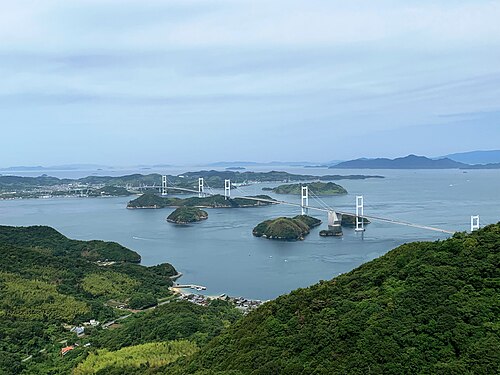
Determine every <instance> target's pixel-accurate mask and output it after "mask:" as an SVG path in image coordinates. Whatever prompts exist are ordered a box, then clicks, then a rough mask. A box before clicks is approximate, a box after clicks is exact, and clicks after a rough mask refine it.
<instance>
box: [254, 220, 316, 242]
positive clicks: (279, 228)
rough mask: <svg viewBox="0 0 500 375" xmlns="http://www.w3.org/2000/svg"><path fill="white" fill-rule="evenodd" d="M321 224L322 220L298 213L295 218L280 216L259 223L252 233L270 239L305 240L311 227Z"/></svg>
mask: <svg viewBox="0 0 500 375" xmlns="http://www.w3.org/2000/svg"><path fill="white" fill-rule="evenodd" d="M320 224H321V220H319V219H316V218H314V217H312V216H308V215H298V216H295V217H293V218H289V217H279V218H277V219H272V220H266V221H263V222H262V223H260V224H258V225H257V226H256V227H255V228H254V229H253V231H252V234H253V235H254V236H256V237H263V238H267V239H270V240H282V241H297V240H303V239H304V237H305V236H306V235H308V234H309V232H310V230H311V228H314V227H317V226H318V225H320Z"/></svg>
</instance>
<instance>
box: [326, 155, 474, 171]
mask: <svg viewBox="0 0 500 375" xmlns="http://www.w3.org/2000/svg"><path fill="white" fill-rule="evenodd" d="M465 167H469V166H468V165H467V164H464V163H460V162H457V161H454V160H451V159H448V158H442V159H437V160H434V159H429V158H427V157H425V156H416V155H408V156H405V157H402V158H396V159H387V158H377V159H356V160H350V161H345V162H342V163H339V164H336V165H332V166H330V168H331V169H459V168H465Z"/></svg>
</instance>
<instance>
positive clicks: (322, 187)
mask: <svg viewBox="0 0 500 375" xmlns="http://www.w3.org/2000/svg"><path fill="white" fill-rule="evenodd" d="M302 186H307V187H308V188H309V189H311V191H312V192H314V194H316V195H322V196H324V195H343V194H347V190H346V189H345V188H344V187H342V186H340V185H337V184H336V183H334V182H309V183H307V184H287V185H280V186H277V187H275V188H267V187H265V188H262V190H267V191H272V192H274V193H276V194H292V195H300V194H301V190H302Z"/></svg>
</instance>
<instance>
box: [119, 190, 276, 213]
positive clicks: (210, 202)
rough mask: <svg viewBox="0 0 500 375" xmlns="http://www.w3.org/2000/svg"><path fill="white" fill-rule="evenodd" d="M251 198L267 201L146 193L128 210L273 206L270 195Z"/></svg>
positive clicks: (132, 203) (129, 205) (132, 202)
mask: <svg viewBox="0 0 500 375" xmlns="http://www.w3.org/2000/svg"><path fill="white" fill-rule="evenodd" d="M249 198H260V199H264V200H265V201H259V200H254V199H245V198H232V199H226V198H225V197H224V196H223V195H211V196H208V197H202V198H199V197H189V198H175V197H172V198H169V197H162V196H161V195H158V194H156V193H151V192H148V193H144V194H143V195H141V196H140V197H138V198H136V199H134V200H131V201H130V202H129V203H128V204H127V208H132V209H133V208H165V207H202V208H242V207H256V206H268V205H270V204H273V201H275V200H274V199H272V198H271V197H270V196H268V195H256V196H252V197H249Z"/></svg>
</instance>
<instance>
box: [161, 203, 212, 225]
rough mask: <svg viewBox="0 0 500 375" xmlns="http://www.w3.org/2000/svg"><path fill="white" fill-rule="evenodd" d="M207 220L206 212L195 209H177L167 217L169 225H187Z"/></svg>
mask: <svg viewBox="0 0 500 375" xmlns="http://www.w3.org/2000/svg"><path fill="white" fill-rule="evenodd" d="M206 219H208V213H207V211H204V210H200V209H199V208H197V207H179V208H177V209H176V210H175V211H174V212H172V213H171V214H170V215H168V217H167V221H168V222H169V223H174V224H189V223H195V222H197V221H202V220H206Z"/></svg>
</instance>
